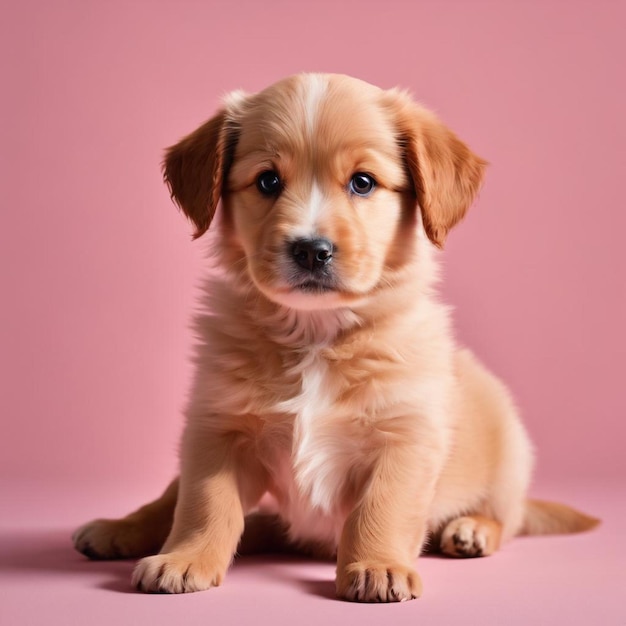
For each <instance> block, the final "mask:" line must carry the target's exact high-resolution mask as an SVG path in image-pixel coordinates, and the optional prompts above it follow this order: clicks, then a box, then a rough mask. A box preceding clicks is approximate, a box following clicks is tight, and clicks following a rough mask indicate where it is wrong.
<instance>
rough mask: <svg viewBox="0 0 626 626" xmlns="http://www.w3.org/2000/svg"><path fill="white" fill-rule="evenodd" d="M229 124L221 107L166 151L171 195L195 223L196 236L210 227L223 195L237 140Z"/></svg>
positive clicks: (165, 166)
mask: <svg viewBox="0 0 626 626" xmlns="http://www.w3.org/2000/svg"><path fill="white" fill-rule="evenodd" d="M229 127H230V124H229V121H228V113H227V112H226V110H222V111H220V112H219V113H217V115H215V116H214V117H212V118H211V119H210V120H208V121H207V122H205V123H204V124H202V126H200V128H198V129H197V130H195V131H194V132H193V133H191V134H190V135H187V137H184V138H183V139H181V140H180V141H179V142H178V143H177V144H176V145H175V146H172V147H171V148H168V149H167V150H166V152H165V159H164V161H163V177H164V179H165V182H166V183H167V185H168V187H169V189H170V194H171V196H172V199H173V200H174V201H175V202H176V204H178V206H179V207H180V208H181V209H182V210H183V212H184V213H185V215H186V216H187V217H188V218H189V219H190V220H191V221H192V222H193V223H194V225H195V226H196V232H195V233H194V235H193V238H194V239H197V238H198V237H200V235H202V234H203V233H205V232H206V230H207V229H208V228H209V225H210V224H211V220H212V219H213V216H214V215H215V210H216V208H217V204H218V202H219V200H220V196H221V195H222V186H223V184H224V178H225V176H226V170H227V166H228V160H229V154H230V153H231V152H232V148H233V145H232V144H233V143H234V137H233V131H232V128H229Z"/></svg>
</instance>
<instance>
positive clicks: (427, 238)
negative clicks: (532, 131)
mask: <svg viewBox="0 0 626 626" xmlns="http://www.w3.org/2000/svg"><path fill="white" fill-rule="evenodd" d="M484 167H485V162H484V161H483V160H482V159H480V158H479V157H477V156H476V155H474V154H473V153H472V152H471V151H470V149H469V148H468V147H467V146H466V145H465V144H464V143H463V142H462V141H461V140H460V139H458V138H457V137H456V135H454V134H453V133H452V132H451V131H450V130H448V129H447V128H446V127H445V126H444V125H443V124H442V123H441V122H440V121H439V120H438V119H437V118H436V117H435V116H434V115H433V114H432V113H430V112H428V111H426V110H425V109H424V108H422V107H421V106H419V105H417V104H415V103H414V102H413V101H412V100H411V99H410V98H409V96H407V95H406V94H405V93H403V92H400V91H398V90H390V91H383V90H380V89H378V88H376V87H373V86H371V85H368V84H366V83H364V82H361V81H358V80H356V79H353V78H349V77H345V76H338V75H320V74H313V75H311V74H309V75H299V76H295V77H291V78H288V79H285V80H283V81H281V82H279V83H277V84H275V85H272V86H271V87H269V88H268V89H266V90H264V91H262V92H260V93H258V94H255V95H245V94H243V93H235V94H232V95H231V96H230V97H229V98H228V99H227V100H226V102H225V105H224V108H223V109H222V110H221V111H220V112H218V113H217V115H215V116H214V117H213V118H212V119H211V120H209V121H208V122H206V123H205V124H204V125H202V126H201V127H200V128H199V129H198V130H196V131H195V132H194V133H192V134H191V135H189V136H188V137H186V138H184V139H183V140H182V141H180V142H179V143H178V144H177V145H175V146H173V147H172V148H170V149H169V150H168V152H167V155H166V159H165V168H164V171H165V177H166V180H167V182H168V184H169V186H170V189H171V192H172V197H173V198H174V199H175V201H176V202H177V203H178V204H179V205H180V206H181V208H182V209H183V211H184V212H185V213H186V215H187V216H188V217H189V218H190V219H191V220H192V222H193V223H194V225H195V227H196V233H195V236H196V237H199V236H200V235H202V234H203V233H204V232H205V231H206V230H207V229H209V227H210V226H211V222H212V221H213V218H214V216H215V214H216V210H217V207H218V203H219V201H220V200H221V203H222V207H221V211H220V219H219V220H215V222H214V225H213V226H214V228H212V230H213V229H214V230H215V232H214V237H213V242H212V246H213V249H214V254H215V257H216V259H217V262H218V268H219V272H217V273H215V272H214V273H213V274H212V276H211V277H210V278H209V279H207V283H206V286H205V293H204V300H203V310H204V312H203V313H202V314H201V315H199V316H198V318H197V320H196V331H197V333H198V337H199V345H198V351H197V357H196V375H195V379H194V382H193V386H192V391H191V396H190V401H189V404H188V407H187V410H186V427H185V431H184V435H183V439H182V447H181V468H180V479H177V480H175V481H174V482H173V483H172V484H171V485H170V487H168V489H167V491H166V492H165V493H164V495H163V496H162V497H161V498H160V499H158V500H157V501H155V502H153V503H151V504H149V505H146V506H145V507H143V508H142V509H139V511H137V512H135V513H133V514H131V515H130V516H128V517H127V518H125V519H124V520H96V521H95V522H91V523H90V524H87V525H86V526H84V527H82V528H81V529H79V530H78V531H77V532H76V534H75V543H76V547H77V549H79V550H80V551H82V552H84V553H85V554H87V555H88V556H90V557H92V558H114V557H129V556H144V555H151V556H147V557H146V558H143V559H142V560H141V561H140V562H139V563H138V565H137V567H136V569H135V573H134V578H133V580H134V584H135V585H136V586H137V587H138V588H140V589H143V590H145V591H166V592H174V593H177V592H183V591H196V590H201V589H206V588H209V587H211V586H214V585H218V584H220V582H221V581H222V578H223V577H224V574H225V572H226V570H227V568H228V566H229V564H230V562H231V560H232V558H233V555H234V554H235V552H236V550H237V548H238V545H239V549H240V550H241V551H258V550H262V549H263V548H266V547H271V548H273V549H290V548H300V549H303V550H307V551H311V552H314V553H317V554H325V555H336V557H337V594H338V595H339V597H341V598H345V599H348V600H358V601H397V600H405V599H410V598H414V597H417V596H419V594H420V592H421V582H420V578H419V576H418V574H417V573H416V571H415V570H414V565H415V558H416V557H417V556H418V554H419V553H420V551H421V550H422V549H423V548H424V546H425V544H426V542H427V540H428V537H430V540H431V544H435V547H439V548H440V549H441V550H442V551H443V552H444V553H446V554H448V555H450V556H481V555H487V554H491V553H492V552H494V551H495V550H496V549H497V548H498V547H499V545H500V542H501V541H502V540H507V539H509V538H511V537H512V536H514V535H516V534H520V533H523V532H529V533H541V532H551V531H552V532H572V531H578V530H583V529H586V528H590V527H591V526H593V525H594V524H595V523H596V520H594V519H592V518H589V517H587V516H584V515H583V514H580V513H578V512H576V511H573V510H572V509H570V508H569V507H564V506H563V505H551V504H545V503H538V502H536V501H534V502H533V503H532V504H529V503H528V502H527V500H526V490H527V487H528V483H529V479H530V474H531V467H532V453H531V446H530V443H529V441H528V438H527V435H526V433H525V431H524V428H523V426H522V424H521V422H520V420H519V418H518V416H517V413H516V410H515V407H514V405H513V402H512V401H511V398H510V396H509V393H508V391H507V390H506V388H505V387H504V386H503V385H502V383H501V382H500V381H499V380H497V379H496V378H495V377H494V376H493V375H492V374H491V373H489V372H488V371H487V370H486V369H485V368H484V367H483V366H482V365H481V364H480V363H479V362H478V361H477V360H476V359H475V358H474V357H473V356H472V354H471V353H470V352H468V351H467V350H461V349H459V348H458V347H457V345H456V344H455V342H454V339H453V335H452V330H451V325H450V319H449V314H448V310H447V308H446V307H445V306H444V305H442V304H440V303H439V301H438V300H437V297H436V294H435V283H436V279H437V266H436V258H435V256H436V254H435V248H436V247H441V246H442V245H443V243H444V241H445V238H446V235H447V233H448V231H449V230H450V228H452V227H453V226H454V225H455V224H456V223H457V222H458V221H459V220H460V219H461V218H462V217H463V216H464V214H465V212H466V211H467V209H468V207H469V206H470V204H471V203H472V201H473V199H474V197H475V195H476V193H477V191H478V189H479V186H480V184H481V180H482V175H483V170H484ZM264 172H270V173H275V174H276V175H277V176H279V178H280V187H279V188H278V189H277V191H274V192H272V193H266V192H263V191H262V190H261V188H260V187H259V184H260V183H259V179H260V178H259V177H260V176H262V175H263V173H264ZM356 173H366V174H367V175H368V176H370V177H372V178H373V179H374V181H375V187H374V188H373V190H372V191H371V192H368V193H363V194H361V193H357V192H356V191H355V190H354V188H353V187H352V186H351V185H352V184H353V183H352V182H351V181H352V177H353V176H354V175H355V174H356ZM360 184H364V183H363V181H360ZM319 237H323V238H324V240H326V241H329V242H331V243H332V250H331V252H332V254H331V256H330V257H329V256H328V254H326V253H324V254H322V256H319V254H320V253H319V252H315V251H314V252H313V253H310V252H305V253H303V252H302V251H301V250H300V249H297V248H294V247H293V246H292V247H291V248H290V247H289V246H290V245H291V243H290V242H293V241H296V242H299V241H303V240H304V241H310V240H311V238H319ZM298 254H299V255H300V261H298V260H297V259H298ZM303 254H304V256H302V255H303ZM307 254H309V256H306V255H307ZM311 254H313V255H314V256H310V255H311ZM315 255H318V256H315ZM303 259H304V261H303ZM302 262H305V263H313V265H310V267H308V269H307V268H305V269H303V267H305V266H304V265H302ZM322 263H323V264H324V265H323V269H319V267H318V266H320V265H321V264H322ZM315 272H318V273H319V274H320V275H321V274H323V275H324V277H323V278H320V279H319V280H320V281H321V282H319V281H318V277H317V275H316V274H315ZM309 274H310V275H311V276H312V278H311V280H308V278H307V279H306V280H305V279H304V278H302V277H303V276H305V278H306V276H309ZM324 281H326V282H324ZM266 493H269V494H271V495H272V496H273V498H274V500H275V502H276V515H264V514H262V513H259V512H258V511H257V508H258V505H259V501H260V500H261V498H262V497H263V496H264V495H265V494H266ZM244 527H245V530H246V532H245V533H244ZM242 534H243V539H242ZM240 542H241V543H240ZM159 548H160V553H159V554H154V553H155V552H157V551H158V550H159Z"/></svg>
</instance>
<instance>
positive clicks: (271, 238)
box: [164, 74, 485, 310]
mask: <svg viewBox="0 0 626 626" xmlns="http://www.w3.org/2000/svg"><path fill="white" fill-rule="evenodd" d="M484 166H485V162H484V161H483V160H482V159H480V158H479V157H477V156H476V155H474V154H473V153H472V152H471V151H470V150H469V148H468V147H467V146H466V145H465V144H464V143H463V142H462V141H461V140H459V139H458V138H457V137H456V135H454V133H452V132H451V131H450V130H449V129H447V128H446V127H445V126H444V125H443V124H442V123H441V122H440V121H439V120H438V119H437V118H436V117H435V116H434V115H433V114H432V113H430V112H429V111H427V110H425V109H424V108H422V107H421V106H419V105H417V104H416V103H414V102H413V101H412V100H411V99H410V98H409V96H407V95H406V94H405V93H403V92H401V91H398V90H395V89H394V90H389V91H384V90H381V89H379V88H377V87H374V86H372V85H369V84H367V83H364V82H362V81H360V80H357V79H354V78H349V77H346V76H339V75H324V74H304V75H298V76H294V77H290V78H287V79H285V80H283V81H281V82H279V83H276V84H274V85H272V86H270V87H268V88H267V89H265V90H264V91H262V92H260V93H258V94H255V95H245V94H243V93H240V92H236V93H234V94H231V95H230V96H229V97H228V98H227V99H226V101H225V105H224V108H223V109H222V110H221V111H220V112H219V113H218V114H217V115H216V116H214V117H213V118H212V119H210V120H209V121H208V122H206V123H205V124H204V125H202V126H201V127H200V128H198V129H197V130H196V131H195V132H193V133H192V134H191V135H189V136H187V137H185V138H184V139H183V140H182V141H180V142H179V143H178V144H176V145H175V146H173V147H171V148H170V149H169V150H168V151H167V154H166V158H165V164H164V173H165V179H166V181H167V183H168V185H169V187H170V190H171V193H172V197H173V198H174V200H175V201H176V202H177V203H178V204H179V206H180V207H181V208H182V210H183V211H184V212H185V214H186V215H187V216H188V217H189V218H190V219H191V221H192V222H193V223H194V224H195V226H196V232H195V237H199V236H200V235H202V234H203V233H204V232H205V231H206V230H207V229H208V228H209V225H210V224H211V221H212V219H213V216H214V214H215V211H216V208H217V205H218V202H219V200H220V198H221V200H222V205H223V211H224V215H223V218H224V219H223V225H222V228H224V233H223V239H228V245H229V246H230V247H231V251H235V252H234V253H235V254H238V255H239V257H240V259H239V260H240V261H241V264H242V265H243V266H245V271H246V272H247V273H248V275H249V278H250V279H251V280H252V282H253V283H254V285H255V286H256V287H257V288H258V289H259V290H260V291H261V292H262V293H263V294H265V295H266V296H267V297H268V298H269V299H270V300H272V301H274V302H277V303H279V304H282V305H285V306H288V307H290V308H295V309H309V310H311V309H329V308H338V307H343V306H350V305H354V304H356V303H358V302H360V301H363V300H364V299H367V298H368V297H370V296H371V295H373V294H375V293H376V292H377V291H378V290H379V289H381V288H383V287H384V286H388V285H390V284H392V283H393V281H394V279H395V277H396V276H398V275H399V273H401V271H402V269H403V268H404V267H406V266H407V265H408V264H409V263H411V261H412V260H413V259H414V258H415V252H416V246H417V245H418V240H419V235H418V233H419V232H420V230H421V229H423V232H425V233H426V235H427V237H428V238H429V239H430V241H431V242H432V243H433V244H434V245H435V246H438V247H441V246H442V245H443V243H444V241H445V239H446V235H447V233H448V231H449V230H450V229H451V228H452V227H453V226H454V225H455V224H456V223H457V222H458V221H459V220H460V219H461V218H462V217H463V215H464V214H465V212H466V211H467V209H468V207H469V206H470V204H471V202H472V201H473V199H474V196H475V195H476V193H477V191H478V189H479V186H480V183H481V180H482V174H483V170H484Z"/></svg>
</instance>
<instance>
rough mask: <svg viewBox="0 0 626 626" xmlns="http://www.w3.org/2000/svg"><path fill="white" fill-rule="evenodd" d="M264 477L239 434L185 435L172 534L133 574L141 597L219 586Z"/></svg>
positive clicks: (195, 431) (188, 431)
mask: <svg viewBox="0 0 626 626" xmlns="http://www.w3.org/2000/svg"><path fill="white" fill-rule="evenodd" d="M266 482H267V474H266V472H265V470H264V469H263V468H262V467H261V465H260V464H259V463H258V461H257V460H256V457H255V455H254V453H253V451H252V449H251V446H250V445H249V442H248V441H247V440H246V439H245V438H244V436H243V435H242V434H241V433H221V434H215V433H213V434H211V436H210V439H209V440H208V441H207V434H206V432H201V431H199V429H194V428H190V427H189V426H188V427H187V429H186V432H185V436H184V438H183V447H182V455H181V475H180V488H179V495H178V501H177V503H176V510H175V513H174V523H173V526H172V530H171V532H170V534H169V536H168V538H167V540H166V542H165V545H164V546H163V548H162V549H161V552H160V554H157V555H156V556H150V557H147V558H144V559H142V560H141V561H139V563H138V564H137V566H136V568H135V571H134V573H133V584H134V585H135V586H136V587H137V588H138V589H139V590H141V591H149V592H161V593H185V592H190V591H201V590H203V589H208V588H209V587H214V586H217V585H219V584H220V583H221V582H222V580H223V578H224V575H225V573H226V570H227V569H228V566H229V565H230V563H231V561H232V558H233V555H234V554H235V550H236V548H237V543H238V542H239V539H240V537H241V534H242V532H243V528H244V515H245V514H246V513H247V512H248V511H249V510H250V509H251V508H252V507H253V506H254V505H256V503H257V502H258V500H259V499H260V497H261V496H262V494H263V492H264V491H265V489H266V486H267V485H266Z"/></svg>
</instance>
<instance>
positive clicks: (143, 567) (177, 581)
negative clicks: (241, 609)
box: [132, 552, 226, 593]
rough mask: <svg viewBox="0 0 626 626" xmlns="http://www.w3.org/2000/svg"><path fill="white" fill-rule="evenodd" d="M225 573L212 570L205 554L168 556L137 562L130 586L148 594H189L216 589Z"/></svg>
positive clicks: (157, 556)
mask: <svg viewBox="0 0 626 626" xmlns="http://www.w3.org/2000/svg"><path fill="white" fill-rule="evenodd" d="M225 573H226V567H218V566H216V565H215V562H214V559H212V558H211V557H210V556H208V555H206V554H203V553H187V552H170V553H168V554H157V555H155V556H149V557H146V558H145V559H141V561H139V563H137V565H136V567H135V571H134V572H133V578H132V584H133V585H134V586H135V587H136V588H137V589H139V591H146V592H150V593H190V592H192V591H203V590H205V589H209V588H211V587H217V586H218V585H220V584H221V583H222V580H223V579H224V574H225Z"/></svg>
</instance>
